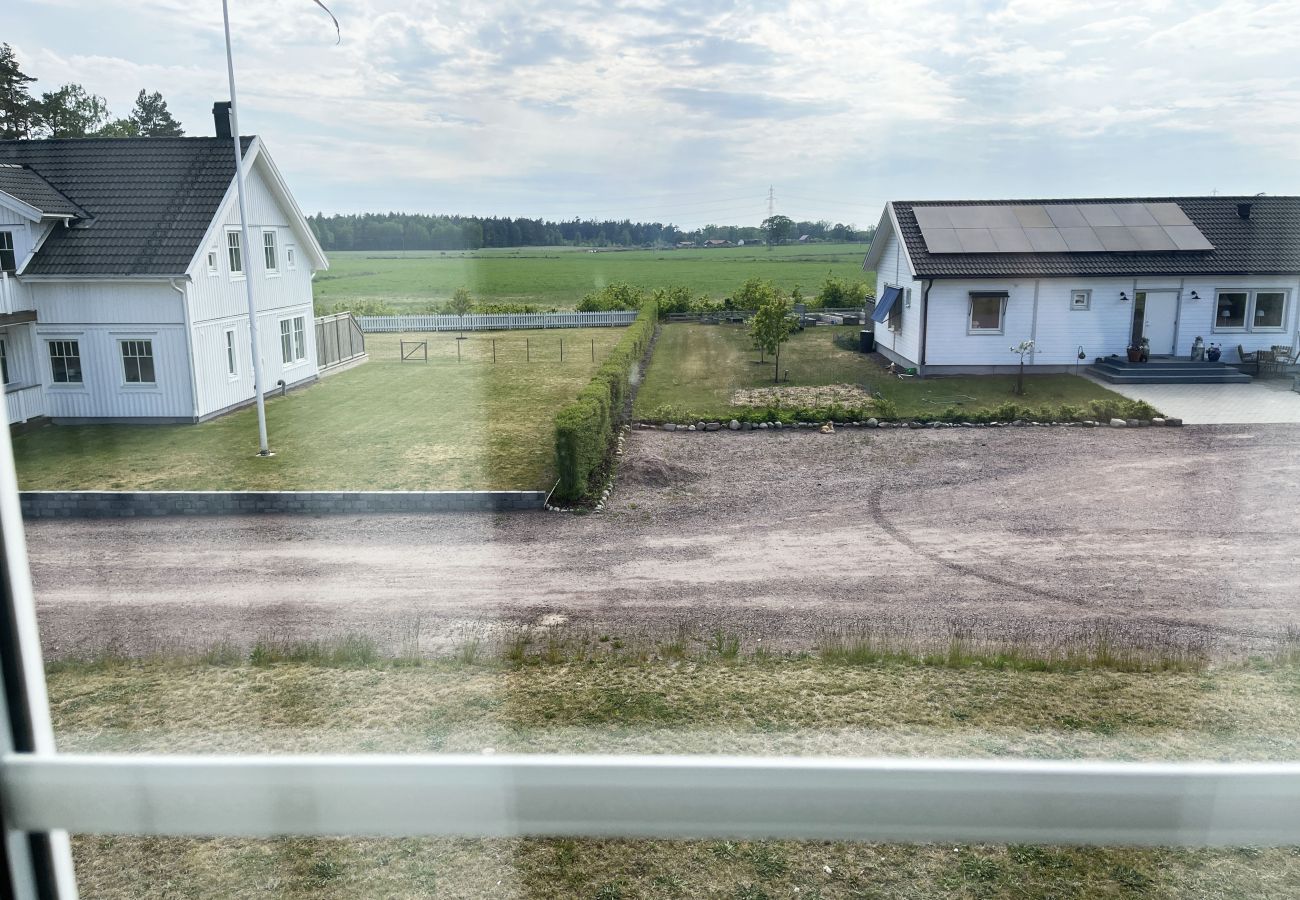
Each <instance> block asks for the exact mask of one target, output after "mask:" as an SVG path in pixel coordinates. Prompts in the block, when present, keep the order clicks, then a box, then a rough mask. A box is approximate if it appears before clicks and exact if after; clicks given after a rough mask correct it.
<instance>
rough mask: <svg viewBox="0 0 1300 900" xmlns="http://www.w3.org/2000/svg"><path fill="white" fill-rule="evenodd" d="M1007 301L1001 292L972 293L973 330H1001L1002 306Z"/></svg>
mask: <svg viewBox="0 0 1300 900" xmlns="http://www.w3.org/2000/svg"><path fill="white" fill-rule="evenodd" d="M1005 303H1006V299H1005V297H1003V295H1001V294H972V295H971V298H970V329H971V331H1001V330H1002V308H1003V305H1004V304H1005Z"/></svg>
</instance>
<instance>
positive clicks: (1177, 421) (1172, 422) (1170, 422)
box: [1165, 417, 1183, 428]
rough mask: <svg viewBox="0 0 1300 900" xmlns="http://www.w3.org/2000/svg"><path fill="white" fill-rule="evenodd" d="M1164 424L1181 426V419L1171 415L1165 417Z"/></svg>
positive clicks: (1173, 426) (1174, 426)
mask: <svg viewBox="0 0 1300 900" xmlns="http://www.w3.org/2000/svg"><path fill="white" fill-rule="evenodd" d="M1165 425H1167V426H1168V427H1170V428H1181V427H1182V426H1183V420H1182V419H1175V418H1173V417H1166V418H1165Z"/></svg>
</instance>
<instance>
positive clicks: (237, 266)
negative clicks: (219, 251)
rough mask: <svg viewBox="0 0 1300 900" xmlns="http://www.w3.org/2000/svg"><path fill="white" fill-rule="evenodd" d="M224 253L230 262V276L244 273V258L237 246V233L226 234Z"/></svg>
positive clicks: (228, 232)
mask: <svg viewBox="0 0 1300 900" xmlns="http://www.w3.org/2000/svg"><path fill="white" fill-rule="evenodd" d="M226 253H227V259H228V260H229V261H230V271H231V274H236V273H239V272H242V271H244V257H243V253H242V250H241V248H240V246H239V232H238V231H227V232H226Z"/></svg>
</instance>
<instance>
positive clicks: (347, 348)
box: [316, 312, 366, 369]
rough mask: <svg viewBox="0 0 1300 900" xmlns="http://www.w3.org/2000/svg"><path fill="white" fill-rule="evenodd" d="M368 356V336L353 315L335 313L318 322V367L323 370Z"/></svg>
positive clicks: (322, 317) (323, 317)
mask: <svg viewBox="0 0 1300 900" xmlns="http://www.w3.org/2000/svg"><path fill="white" fill-rule="evenodd" d="M365 355H366V336H365V335H364V334H363V333H362V332H361V326H360V325H358V324H357V320H356V319H354V318H353V317H352V313H346V312H345V313H335V314H334V315H332V316H321V317H320V318H318V319H317V320H316V365H317V366H319V367H320V368H321V369H328V368H331V367H333V366H339V365H342V364H343V363H345V362H350V361H351V360H354V359H356V358H357V357H359V356H365Z"/></svg>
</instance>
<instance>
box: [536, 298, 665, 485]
mask: <svg viewBox="0 0 1300 900" xmlns="http://www.w3.org/2000/svg"><path fill="white" fill-rule="evenodd" d="M611 287H612V285H611ZM625 287H626V286H625ZM588 296H590V295H588ZM658 318H659V312H658V309H657V307H656V306H655V304H654V301H650V302H647V303H646V304H644V305H643V306H642V307H641V313H640V315H638V316H637V317H636V321H635V322H633V323H632V325H630V326H629V327H628V329H627V331H626V332H624V334H623V337H622V338H621V339H620V340H619V342H618V344H616V345H615V347H614V349H613V350H611V351H610V353H609V356H607V357H606V358H605V361H604V362H603V363H602V364H601V366H600V368H599V369H597V370H596V374H595V375H593V376H592V378H591V381H590V382H589V383H588V384H587V386H586V387H585V388H583V389H582V391H581V392H580V393H579V394H578V397H577V399H576V400H574V401H573V402H572V403H570V404H568V405H567V406H565V407H563V408H562V409H561V410H560V411H559V412H558V413H556V414H555V465H556V468H557V469H558V470H559V475H560V483H559V485H558V486H557V487H556V491H555V494H556V496H557V497H558V498H560V499H564V500H585V499H587V498H588V497H589V496H590V495H591V480H592V476H593V475H594V474H596V473H597V472H599V471H600V469H601V467H602V465H603V464H604V462H605V460H606V459H607V458H608V455H609V452H610V449H611V448H612V447H613V444H614V430H615V427H616V426H617V424H618V420H619V417H620V416H621V415H622V411H623V401H624V399H625V398H626V396H627V392H628V389H629V387H630V381H629V377H630V375H631V372H632V367H633V366H634V365H635V364H636V362H637V349H638V347H640V348H642V349H644V347H645V346H646V344H647V343H648V342H649V340H650V338H651V337H652V336H653V335H654V329H655V324H656V322H657V321H658Z"/></svg>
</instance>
